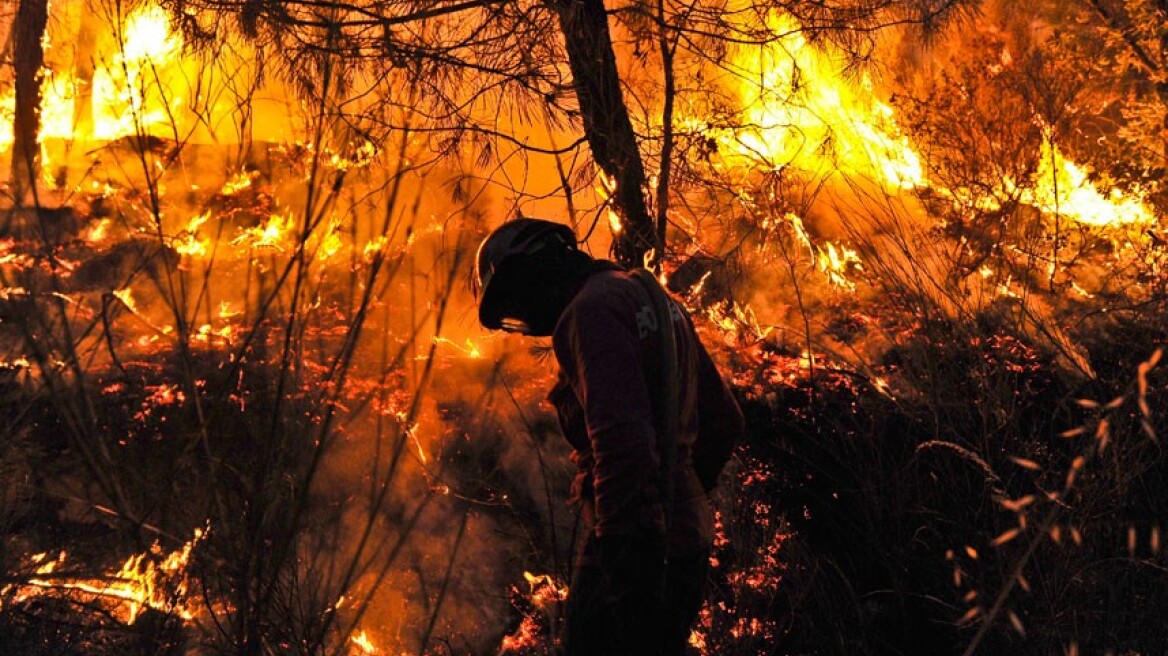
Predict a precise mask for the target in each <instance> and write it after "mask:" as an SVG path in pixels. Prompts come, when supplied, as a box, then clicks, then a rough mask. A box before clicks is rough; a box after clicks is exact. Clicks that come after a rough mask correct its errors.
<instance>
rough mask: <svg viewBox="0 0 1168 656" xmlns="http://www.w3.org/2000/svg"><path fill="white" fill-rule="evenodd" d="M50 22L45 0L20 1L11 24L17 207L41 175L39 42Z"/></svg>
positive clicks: (41, 63)
mask: <svg viewBox="0 0 1168 656" xmlns="http://www.w3.org/2000/svg"><path fill="white" fill-rule="evenodd" d="M48 19H49V3H48V0H20V3H19V4H18V6H17V8H16V21H15V23H14V24H13V28H12V29H13V32H14V36H15V38H14V40H13V53H12V64H13V68H14V69H15V73H16V85H15V86H16V112H15V114H16V116H15V119H14V120H13V124H12V132H13V142H12V195H13V198H14V199H15V201H16V202H17V203H23V202H24V194H25V192H26V191H28V190H30V189H32V188H33V185H34V184H35V183H36V180H37V178H38V177H39V175H40V146H39V144H38V143H37V135H38V133H39V132H40V128H41V75H40V73H41V67H42V66H44V63H45V51H44V47H43V46H42V45H41V39H42V38H43V37H44V35H45V24H46V23H47V22H48Z"/></svg>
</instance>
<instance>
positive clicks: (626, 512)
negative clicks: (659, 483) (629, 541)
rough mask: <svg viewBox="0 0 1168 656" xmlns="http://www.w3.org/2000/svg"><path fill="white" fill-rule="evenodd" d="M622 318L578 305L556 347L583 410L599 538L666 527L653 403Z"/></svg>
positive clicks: (605, 308) (632, 335)
mask: <svg viewBox="0 0 1168 656" xmlns="http://www.w3.org/2000/svg"><path fill="white" fill-rule="evenodd" d="M624 319H626V318H625V317H622V316H620V313H619V311H618V308H616V307H613V306H612V304H608V303H602V302H594V303H589V304H587V305H585V306H579V305H578V306H575V307H573V308H570V309H569V310H568V313H567V314H566V315H565V316H564V317H563V318H562V319H561V320H562V321H567V322H568V323H567V324H566V325H565V326H563V328H564V331H563V334H562V338H563V339H558V340H557V342H560V343H557V344H556V345H555V347H556V358H557V359H558V360H559V361H560V364H561V367H562V368H563V370H564V372H565V374H566V375H567V378H568V381H569V383H570V384H571V386H572V388H573V390H574V391H575V392H576V395H577V398H578V399H579V400H580V404H581V406H582V407H583V409H584V422H585V425H586V428H587V433H588V439H589V442H590V446H591V449H592V462H591V465H592V479H593V492H594V495H595V502H596V523H595V527H594V530H595V532H596V535H597V536H598V537H602V536H604V535H617V534H632V533H637V532H640V531H644V530H645V528H647V527H649V526H654V525H655V526H661V527H663V526H664V513H663V510H662V507H661V504H660V499H659V495H657V494H656V486H655V484H654V481H655V480H656V479H655V477H656V475H657V470H658V466H659V460H658V456H657V451H656V441H655V440H656V436H655V433H654V429H653V410H652V404H651V401H650V395H649V390H648V386H647V384H646V382H645V375H644V372H643V370H642V362H641V358H642V354H641V349H640V344H639V340H638V336H637V333H636V327H635V325H633V323H632V318H631V317H628V318H627V319H628V320H624ZM559 332H560V331H559V329H557V333H559ZM557 337H560V335H557Z"/></svg>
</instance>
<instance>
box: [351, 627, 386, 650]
mask: <svg viewBox="0 0 1168 656" xmlns="http://www.w3.org/2000/svg"><path fill="white" fill-rule="evenodd" d="M349 642H351V643H353V646H354V647H356V648H357V650H358V651H357V653H358V654H367V655H368V656H375V655H376V654H380V653H381V650H380V649H378V648H377V645H375V644H373V641H372V640H370V639H369V634H368V633H366V632H365V631H364V630H362V631H360V632H358V633H357V635H355V636H352V637H351V638H349Z"/></svg>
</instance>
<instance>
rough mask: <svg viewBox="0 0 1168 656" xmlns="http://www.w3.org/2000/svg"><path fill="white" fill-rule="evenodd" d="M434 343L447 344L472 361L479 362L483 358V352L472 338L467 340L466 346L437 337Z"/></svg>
mask: <svg viewBox="0 0 1168 656" xmlns="http://www.w3.org/2000/svg"><path fill="white" fill-rule="evenodd" d="M434 343H435V344H445V345H447V346H449V347H451V348H453V349H454V350H456V351H458V352H460V353H462V354H463V355H464V356H466V357H468V358H471V359H472V360H478V359H480V358H482V357H483V352H482V351H481V350H480V349H479V346H478V344H475V343H474V342H473V341H471V339H470V338H467V340H466V342H465V345H463V344H459V343H457V342H454V341H452V340H449V339H446V338H445V337H435V338H434Z"/></svg>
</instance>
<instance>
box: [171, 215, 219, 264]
mask: <svg viewBox="0 0 1168 656" xmlns="http://www.w3.org/2000/svg"><path fill="white" fill-rule="evenodd" d="M209 218H211V212H210V211H207V212H203V213H202V214H199V215H198V216H195V217H192V218H191V220H190V221H188V222H187V226H186V228H184V229H183V231H182V233H181V236H180V237H178V238H177V239H175V240H174V241H173V242H172V243H171V246H172V247H173V248H174V250H176V251H178V253H179V255H189V256H191V257H203V256H205V255H206V254H207V252H208V251H209V250H210V248H211V244H210V241H209V240H207V239H205V238H204V239H200V238H199V228H201V227H202V226H203V224H204V223H206V222H207V219H209Z"/></svg>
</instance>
